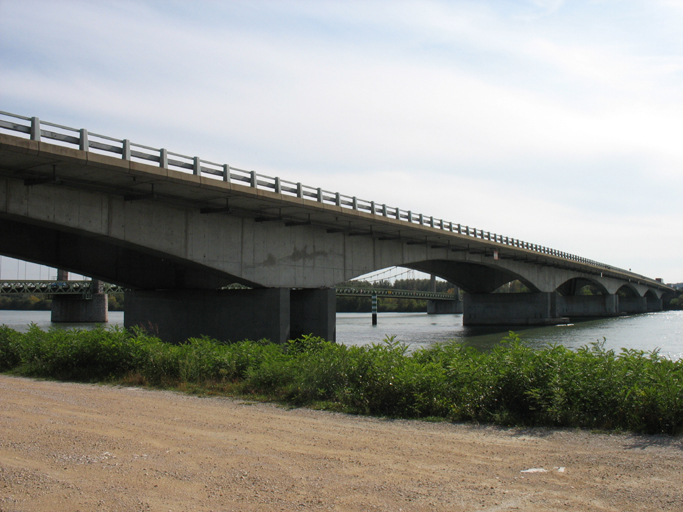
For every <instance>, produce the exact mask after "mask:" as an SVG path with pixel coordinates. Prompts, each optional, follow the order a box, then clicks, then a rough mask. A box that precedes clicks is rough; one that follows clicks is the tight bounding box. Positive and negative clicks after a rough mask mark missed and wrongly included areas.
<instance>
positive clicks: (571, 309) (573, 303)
mask: <svg viewBox="0 0 683 512" xmlns="http://www.w3.org/2000/svg"><path fill="white" fill-rule="evenodd" d="M557 311H558V314H559V315H560V316H568V317H570V318H593V317H597V318H599V317H607V316H616V315H618V314H619V296H618V295H566V296H562V295H559V296H558V297H557Z"/></svg>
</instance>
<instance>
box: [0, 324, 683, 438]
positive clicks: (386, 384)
mask: <svg viewBox="0 0 683 512" xmlns="http://www.w3.org/2000/svg"><path fill="white" fill-rule="evenodd" d="M0 371H9V372H12V373H13V374H15V375H22V376H27V377H46V378H55V379H59V380H70V381H78V382H108V383H119V384H127V385H131V384H134V385H144V386H149V387H160V388H165V389H176V390H183V391H186V392H189V393H196V394H202V395H221V396H246V397H259V398H262V399H265V400H270V401H275V402H280V403H287V404H291V405H296V406H309V407H314V408H319V409H326V410H333V411H340V412H349V413H356V414H363V415H372V416H383V417H391V418H415V419H418V418H423V419H424V418H434V419H441V420H448V421H471V422H476V423H490V424H497V425H504V426H513V425H520V426H548V427H579V428H593V429H602V430H628V431H633V432H640V433H647V434H659V433H665V434H670V435H677V434H679V433H680V432H681V431H682V430H683V404H681V402H680V397H681V395H683V378H682V377H683V360H671V359H669V358H666V357H662V356H661V355H659V354H658V353H656V352H651V353H647V352H644V351H636V350H622V351H621V352H618V353H617V352H615V351H613V350H607V349H605V348H604V347H603V346H602V345H600V344H598V343H595V344H593V345H591V346H586V347H583V348H580V349H578V350H576V351H572V350H569V349H567V348H565V347H561V346H547V347H544V348H541V349H534V348H531V347H529V346H527V345H526V344H525V343H524V342H522V341H521V340H520V338H519V337H518V336H517V335H515V334H514V333H510V335H509V337H507V338H506V339H504V340H503V341H502V342H501V343H499V344H498V345H497V346H496V347H494V348H492V349H491V350H489V351H484V352H481V351H478V350H476V349H474V348H472V347H466V346H464V345H462V344H460V343H455V342H451V343H444V344H437V345H434V346H432V347H429V348H423V349H419V350H415V351H413V352H408V350H407V347H406V346H405V345H403V344H401V343H398V342H396V341H394V340H392V339H385V340H384V342H383V343H378V344H373V345H371V346H364V347H347V346H345V345H340V344H335V343H329V342H326V341H325V340H322V339H320V338H315V337H312V336H304V337H303V338H301V339H298V340H292V341H289V342H288V343H286V344H283V345H279V344H272V343H270V342H268V341H267V340H260V341H242V342H237V343H223V342H219V341H216V340H211V339H209V338H200V339H196V338H193V339H189V340H187V342H186V343H183V344H181V345H172V344H167V343H163V342H162V341H161V340H159V339H158V338H156V337H154V336H151V335H149V334H147V333H145V332H144V331H142V330H139V329H134V330H125V329H121V328H118V329H111V330H105V329H102V328H100V329H94V330H89V331H88V330H69V331H65V330H60V329H53V330H50V331H48V332H45V331H42V330H41V329H39V328H38V327H37V326H35V325H34V326H31V327H30V328H29V329H28V330H27V332H25V333H21V332H18V331H15V330H12V329H10V328H7V327H0Z"/></svg>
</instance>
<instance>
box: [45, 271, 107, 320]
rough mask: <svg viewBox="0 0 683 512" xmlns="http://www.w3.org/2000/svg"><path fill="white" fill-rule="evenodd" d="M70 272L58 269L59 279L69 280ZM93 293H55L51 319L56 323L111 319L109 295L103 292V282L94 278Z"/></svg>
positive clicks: (91, 289)
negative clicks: (87, 294) (81, 294)
mask: <svg viewBox="0 0 683 512" xmlns="http://www.w3.org/2000/svg"><path fill="white" fill-rule="evenodd" d="M68 279H69V273H68V272H66V271H64V270H58V271H57V280H58V281H67V280H68ZM90 292H91V295H90V296H88V297H81V296H78V295H57V294H55V295H53V296H52V313H51V316H50V321H52V322H54V323H104V322H107V321H109V297H108V295H107V294H106V293H104V292H103V289H102V282H101V281H97V280H93V281H92V283H91V286H90Z"/></svg>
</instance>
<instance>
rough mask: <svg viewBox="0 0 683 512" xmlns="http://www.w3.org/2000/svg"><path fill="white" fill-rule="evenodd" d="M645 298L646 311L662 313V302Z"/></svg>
mask: <svg viewBox="0 0 683 512" xmlns="http://www.w3.org/2000/svg"><path fill="white" fill-rule="evenodd" d="M646 297H647V310H648V311H662V310H663V309H664V301H663V300H662V299H661V298H659V299H658V298H657V297H650V296H649V295H647V296H646Z"/></svg>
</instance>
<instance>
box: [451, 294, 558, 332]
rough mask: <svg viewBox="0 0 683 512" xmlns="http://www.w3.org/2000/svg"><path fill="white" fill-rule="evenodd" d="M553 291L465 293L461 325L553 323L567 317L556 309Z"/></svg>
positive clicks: (555, 296)
mask: <svg viewBox="0 0 683 512" xmlns="http://www.w3.org/2000/svg"><path fill="white" fill-rule="evenodd" d="M556 298H557V294H556V293H554V292H538V293H490V294H488V293H487V294H484V293H482V294H469V293H467V294H465V297H464V301H463V302H464V305H463V306H464V314H463V319H462V323H463V325H469V326H476V325H499V326H519V325H556V324H562V323H567V322H568V321H569V318H567V317H562V316H560V315H558V313H557V300H556Z"/></svg>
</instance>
